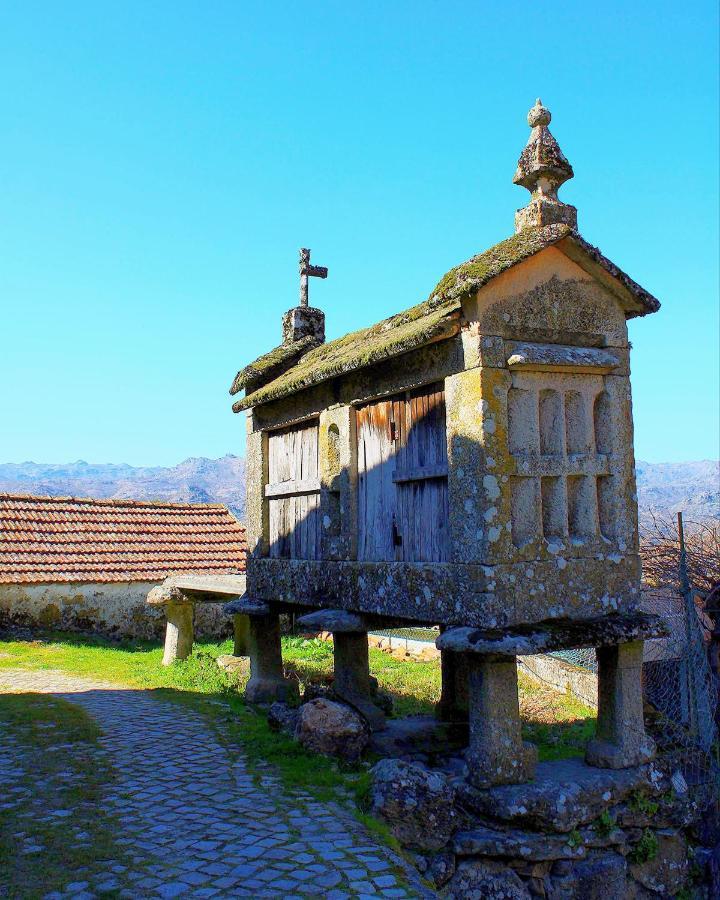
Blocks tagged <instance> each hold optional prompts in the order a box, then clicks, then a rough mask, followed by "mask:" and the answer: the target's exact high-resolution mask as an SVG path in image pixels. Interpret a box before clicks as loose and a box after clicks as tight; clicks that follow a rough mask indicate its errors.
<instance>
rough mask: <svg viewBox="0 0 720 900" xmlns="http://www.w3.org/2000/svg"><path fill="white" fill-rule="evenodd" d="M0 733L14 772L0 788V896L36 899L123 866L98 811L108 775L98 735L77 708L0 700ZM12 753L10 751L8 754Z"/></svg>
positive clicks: (29, 699) (106, 816)
mask: <svg viewBox="0 0 720 900" xmlns="http://www.w3.org/2000/svg"><path fill="white" fill-rule="evenodd" d="M0 733H2V734H3V736H4V739H5V740H7V741H9V742H10V745H11V747H12V748H13V749H12V752H13V758H15V755H16V756H17V759H18V762H19V766H18V768H19V771H16V772H15V773H14V774H13V775H12V777H11V779H10V780H9V782H6V783H5V784H4V785H3V801H4V802H5V803H8V804H10V803H11V804H12V805H11V806H10V807H9V808H6V809H3V810H2V812H1V813H0V895H2V896H3V897H12V898H15V897H18V898H19V897H40V896H43V895H44V894H46V893H48V892H50V891H53V890H62V889H63V887H64V886H65V885H66V884H68V883H70V882H73V881H84V880H86V878H87V876H88V875H89V874H92V873H95V872H99V871H104V870H105V865H106V862H105V861H107V860H113V861H114V862H115V863H117V864H122V862H123V855H124V853H123V851H122V849H121V848H120V847H118V846H117V844H116V843H115V839H116V836H117V835H119V834H120V827H119V824H118V822H117V821H116V820H115V818H114V817H113V816H112V815H111V814H110V813H109V812H108V811H107V810H106V809H105V807H104V804H103V796H104V791H105V789H106V787H107V786H108V785H110V784H111V783H112V781H113V778H114V776H113V773H112V771H111V769H109V768H108V767H107V766H106V765H104V764H103V763H102V762H101V761H100V760H99V759H98V757H97V755H96V753H95V750H96V749H97V743H98V737H99V734H100V731H99V728H98V726H97V725H96V723H95V722H94V720H93V719H92V718H91V717H90V716H88V715H87V713H85V712H84V710H82V709H81V708H80V707H79V706H77V705H75V704H73V703H69V702H67V701H65V700H61V699H58V698H53V697H49V696H45V695H43V694H28V693H25V694H0ZM15 748H17V750H16V749H15Z"/></svg>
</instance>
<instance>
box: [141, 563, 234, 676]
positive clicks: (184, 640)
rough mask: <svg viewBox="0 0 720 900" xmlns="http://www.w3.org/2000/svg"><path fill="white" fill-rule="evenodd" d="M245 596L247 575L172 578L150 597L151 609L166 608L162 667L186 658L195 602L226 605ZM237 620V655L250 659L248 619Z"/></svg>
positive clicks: (191, 644)
mask: <svg viewBox="0 0 720 900" xmlns="http://www.w3.org/2000/svg"><path fill="white" fill-rule="evenodd" d="M244 593H245V575H171V576H170V577H169V578H166V579H165V581H163V583H162V584H161V585H158V586H157V587H154V588H153V589H152V590H151V591H150V592H149V593H148V596H147V600H146V602H147V604H148V605H149V606H155V607H163V608H164V609H165V616H166V618H167V626H166V628H165V652H164V654H163V665H164V666H169V665H171V664H172V663H174V662H175V660H177V659H187V658H188V656H190V654H191V653H192V649H193V642H194V639H195V635H194V626H193V618H194V613H195V604H196V603H223V602H227V601H228V600H232V599H234V598H236V597H239V596H242V595H243V594H244ZM239 618H241V617H236V618H235V619H234V626H235V655H236V656H247V647H246V645H247V629H248V626H247V620H246V619H245V620H243V621H238V619H239Z"/></svg>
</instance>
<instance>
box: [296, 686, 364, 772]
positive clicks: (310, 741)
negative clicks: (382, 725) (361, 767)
mask: <svg viewBox="0 0 720 900" xmlns="http://www.w3.org/2000/svg"><path fill="white" fill-rule="evenodd" d="M295 737H296V738H297V740H298V741H299V742H300V743H301V744H302V745H303V747H305V748H306V749H307V750H312V751H313V752H315V753H324V754H326V755H328V756H339V757H341V758H342V759H347V760H350V761H356V760H358V759H359V758H360V756H361V754H362V752H363V750H364V749H365V747H367V745H368V742H369V740H370V732H369V730H368V727H367V725H366V724H365V720H364V719H363V718H362V717H361V716H360V715H358V713H356V712H355V711H354V710H353V709H350V707H349V706H345V705H344V704H343V703H338V702H336V701H335V700H327V699H325V698H323V697H317V698H316V699H315V700H311V701H310V702H309V703H304V704H303V705H302V706H301V707H300V713H299V715H298V721H297V725H296V727H295Z"/></svg>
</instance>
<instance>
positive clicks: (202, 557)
mask: <svg viewBox="0 0 720 900" xmlns="http://www.w3.org/2000/svg"><path fill="white" fill-rule="evenodd" d="M245 555H246V543H245V528H244V526H243V525H241V524H240V523H239V522H238V521H237V519H235V518H234V516H232V515H231V514H230V513H229V512H228V510H227V509H226V508H225V507H224V506H222V505H220V504H204V503H203V504H190V503H164V502H157V503H149V502H140V501H135V500H98V499H94V498H90V497H40V496H24V495H14V494H0V624H2V623H5V624H20V625H35V624H40V625H43V626H52V627H57V628H73V629H75V628H77V629H80V630H91V631H99V632H104V633H109V634H112V635H115V636H126V637H150V636H153V635H155V634H159V633H160V631H161V630H162V623H161V622H160V620H159V619H158V618H157V616H153V614H152V611H148V609H147V608H146V606H145V598H146V596H147V592H148V590H149V588H150V587H152V585H153V584H157V583H158V582H161V581H163V580H164V579H165V578H167V577H168V576H169V575H188V574H195V575H228V574H238V573H244V572H245ZM204 606H205V607H208V606H210V605H209V604H204ZM213 606H214V604H213ZM198 619H199V621H198V623H197V625H198V630H199V632H204V633H205V634H214V635H218V634H224V633H225V631H227V629H228V627H229V623H228V622H227V620H226V617H224V616H223V615H222V614H221V613H220V612H219V610H211V609H204V610H201V611H199V612H198Z"/></svg>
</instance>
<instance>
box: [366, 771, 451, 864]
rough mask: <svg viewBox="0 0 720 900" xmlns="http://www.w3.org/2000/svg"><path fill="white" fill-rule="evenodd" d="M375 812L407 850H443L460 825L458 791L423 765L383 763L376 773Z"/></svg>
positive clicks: (374, 780)
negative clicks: (457, 807) (457, 803)
mask: <svg viewBox="0 0 720 900" xmlns="http://www.w3.org/2000/svg"><path fill="white" fill-rule="evenodd" d="M372 776H373V788H372V810H373V813H374V815H376V816H379V817H380V818H382V819H383V820H384V821H385V822H387V824H388V826H389V827H390V830H391V831H392V833H393V834H394V836H395V837H396V838H397V839H398V841H400V843H401V844H403V845H404V846H405V847H410V848H412V849H416V850H440V849H441V848H442V847H444V846H445V844H447V842H448V841H449V840H450V837H451V835H452V833H453V831H454V829H455V828H456V827H457V825H458V824H459V817H458V812H457V810H456V809H455V789H454V788H453V787H452V786H451V785H450V784H449V783H448V780H447V778H446V777H445V776H444V775H443V774H442V773H440V772H437V771H435V772H433V771H430V770H429V769H426V768H425V766H422V765H420V763H407V762H403V761H402V760H399V759H383V760H381V761H380V762H379V763H377V765H375V766H374V767H373V769H372Z"/></svg>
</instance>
